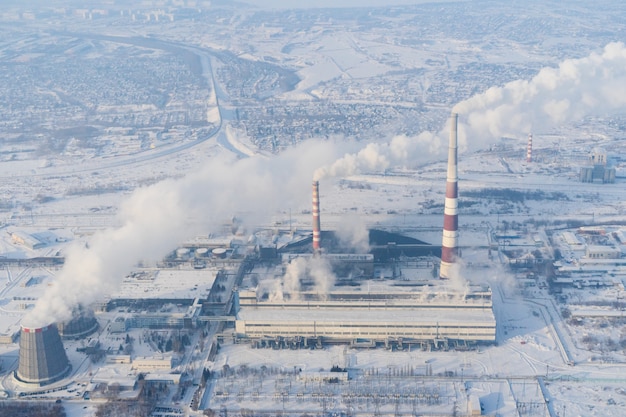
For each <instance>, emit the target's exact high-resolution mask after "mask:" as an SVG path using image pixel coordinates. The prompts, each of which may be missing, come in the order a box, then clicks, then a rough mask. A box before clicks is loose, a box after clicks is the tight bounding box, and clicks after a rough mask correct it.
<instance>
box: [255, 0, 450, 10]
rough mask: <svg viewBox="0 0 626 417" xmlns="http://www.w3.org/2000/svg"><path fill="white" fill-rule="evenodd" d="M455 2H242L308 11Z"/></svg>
mask: <svg viewBox="0 0 626 417" xmlns="http://www.w3.org/2000/svg"><path fill="white" fill-rule="evenodd" d="M452 1H455V0H298V1H297V2H294V1H291V0H244V1H243V3H248V4H250V5H254V6H258V7H269V8H277V9H310V8H324V7H338V8H339V7H387V6H400V5H411V4H424V3H450V2H452Z"/></svg>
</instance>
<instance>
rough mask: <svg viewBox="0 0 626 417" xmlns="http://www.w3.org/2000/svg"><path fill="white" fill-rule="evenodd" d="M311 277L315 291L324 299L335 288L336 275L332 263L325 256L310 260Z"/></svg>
mask: <svg viewBox="0 0 626 417" xmlns="http://www.w3.org/2000/svg"><path fill="white" fill-rule="evenodd" d="M309 275H310V276H311V277H312V278H313V282H314V283H315V287H314V289H313V290H314V291H315V292H317V293H318V294H319V295H320V296H321V297H322V298H325V297H326V295H328V293H329V292H330V291H331V290H332V289H333V287H334V286H335V281H336V278H335V274H334V273H333V271H332V268H331V265H330V262H329V261H328V259H326V258H324V257H323V256H314V257H312V258H310V260H309Z"/></svg>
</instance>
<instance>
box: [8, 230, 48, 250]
mask: <svg viewBox="0 0 626 417" xmlns="http://www.w3.org/2000/svg"><path fill="white" fill-rule="evenodd" d="M11 239H12V240H13V243H15V244H18V245H22V246H26V247H27V248H28V249H32V250H35V249H40V248H43V247H44V246H46V244H45V242H42V241H41V240H39V239H37V238H36V237H35V236H33V235H31V234H29V233H26V232H22V231H19V230H18V231H16V232H13V233H11Z"/></svg>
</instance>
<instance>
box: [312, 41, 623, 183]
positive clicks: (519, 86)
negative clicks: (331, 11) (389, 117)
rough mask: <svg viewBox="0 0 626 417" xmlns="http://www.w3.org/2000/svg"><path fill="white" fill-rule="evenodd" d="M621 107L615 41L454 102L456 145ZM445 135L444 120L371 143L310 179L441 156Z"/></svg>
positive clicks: (471, 146) (477, 144)
mask: <svg viewBox="0 0 626 417" xmlns="http://www.w3.org/2000/svg"><path fill="white" fill-rule="evenodd" d="M625 108H626V47H625V46H624V44H623V43H621V42H615V43H610V44H608V45H607V46H606V47H605V48H604V49H603V51H602V53H592V54H591V55H589V56H587V57H585V58H580V59H568V60H565V61H563V62H562V63H561V64H560V65H559V66H558V68H550V67H546V68H543V69H542V70H541V71H539V73H538V74H537V75H536V76H535V77H533V78H532V79H531V80H530V81H528V80H517V81H513V82H510V83H508V84H506V85H504V86H503V87H492V88H490V89H488V90H487V91H485V92H484V93H482V94H478V95H475V96H473V97H471V98H469V99H467V100H464V101H462V102H460V103H458V104H457V105H455V106H454V109H453V112H455V113H458V114H459V124H458V142H459V143H458V146H459V151H460V152H463V151H466V150H477V149H483V148H486V147H487V146H488V145H490V144H492V143H493V142H494V141H496V140H499V139H500V138H502V137H505V136H507V137H514V138H515V137H519V138H523V140H525V139H526V137H527V135H528V133H530V132H541V131H546V130H551V129H552V128H558V127H559V126H562V125H563V124H565V123H568V122H572V121H577V120H581V119H582V118H584V117H587V116H601V115H607V114H612V113H615V112H619V111H623V110H624V109H625ZM448 135H449V126H448V124H447V123H446V125H445V126H443V127H442V129H441V130H440V131H439V132H423V133H421V134H419V135H418V136H417V137H406V136H397V137H395V138H393V139H392V140H391V141H390V142H389V143H387V144H379V143H370V144H368V145H367V146H365V148H363V149H361V150H360V151H358V152H356V153H350V154H346V155H344V156H343V157H342V158H340V159H338V160H336V161H335V162H334V163H332V164H329V165H325V166H323V167H321V168H319V169H317V170H316V171H315V174H314V178H313V179H314V180H320V179H322V178H324V177H341V176H348V175H354V174H359V173H363V172H368V171H369V172H373V171H384V170H385V169H388V168H390V167H399V166H402V165H405V166H406V165H407V164H411V165H419V164H421V163H423V162H426V161H432V160H433V159H437V158H442V157H444V156H445V155H446V152H447V146H448ZM523 143H525V142H523Z"/></svg>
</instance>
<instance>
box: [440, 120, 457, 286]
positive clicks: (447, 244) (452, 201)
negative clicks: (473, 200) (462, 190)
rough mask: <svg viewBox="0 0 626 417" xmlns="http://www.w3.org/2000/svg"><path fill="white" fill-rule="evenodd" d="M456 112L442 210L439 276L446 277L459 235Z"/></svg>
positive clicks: (449, 271)
mask: <svg viewBox="0 0 626 417" xmlns="http://www.w3.org/2000/svg"><path fill="white" fill-rule="evenodd" d="M458 118H459V116H458V114H456V113H452V114H451V115H450V142H449V145H448V175H447V180H446V200H445V208H444V212H443V240H442V245H441V266H440V268H439V278H441V279H448V278H450V277H451V274H452V271H451V269H452V265H453V264H454V263H455V261H456V258H457V254H458V249H457V240H458V237H459V210H458V209H459V202H458V198H459V191H458V177H457V146H458V145H457V121H458Z"/></svg>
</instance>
